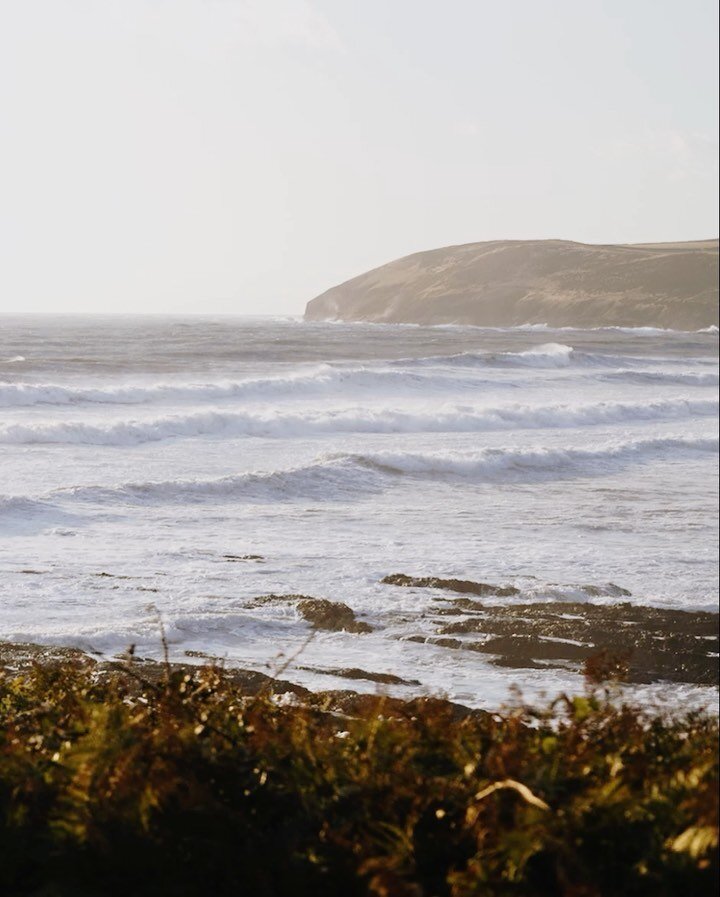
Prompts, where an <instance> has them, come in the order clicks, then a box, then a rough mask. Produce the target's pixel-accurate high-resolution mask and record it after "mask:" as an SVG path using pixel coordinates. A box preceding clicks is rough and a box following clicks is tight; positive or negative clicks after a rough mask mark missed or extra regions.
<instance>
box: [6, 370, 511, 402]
mask: <svg viewBox="0 0 720 897" xmlns="http://www.w3.org/2000/svg"><path fill="white" fill-rule="evenodd" d="M479 385H482V383H481V382H480V381H478V380H477V379H476V378H474V379H469V378H467V377H465V378H458V377H452V376H448V375H445V376H438V375H437V374H436V373H433V374H426V373H423V372H418V371H415V372H413V371H399V370H396V369H394V368H391V369H389V370H383V369H370V368H342V367H332V366H331V365H320V366H318V367H317V368H316V369H315V370H313V371H308V372H302V373H298V374H294V375H289V376H286V377H266V378H257V379H248V380H238V381H223V382H216V383H186V384H174V383H155V384H149V385H132V386H116V387H114V386H104V387H103V386H98V387H91V386H74V385H65V384H54V383H0V407H25V406H30V405H62V406H67V405H138V404H149V403H154V402H185V401H188V402H203V401H220V400H223V399H242V400H253V399H258V400H261V401H262V400H272V399H284V398H294V397H300V398H304V397H312V396H324V395H332V394H335V393H337V392H338V391H339V390H353V389H358V390H364V391H368V392H374V391H385V390H388V389H402V390H404V389H418V390H428V389H437V390H452V389H462V388H475V389H476V388H477V387H478V386H479ZM493 385H494V386H497V384H493Z"/></svg>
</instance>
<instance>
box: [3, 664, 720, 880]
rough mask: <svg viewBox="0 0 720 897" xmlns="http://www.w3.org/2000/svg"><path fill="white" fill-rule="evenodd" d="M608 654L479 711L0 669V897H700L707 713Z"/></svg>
mask: <svg viewBox="0 0 720 897" xmlns="http://www.w3.org/2000/svg"><path fill="white" fill-rule="evenodd" d="M622 668H623V664H622V661H621V660H618V659H617V658H613V657H612V656H610V655H600V656H595V657H593V658H591V659H589V660H588V661H587V663H586V679H587V683H588V684H587V688H586V690H585V692H584V693H582V694H580V695H576V696H563V697H560V698H558V699H557V700H555V701H554V702H552V703H550V704H548V705H547V706H545V707H534V708H532V707H528V706H525V705H523V703H522V702H521V701H520V700H519V699H518V701H517V703H516V705H514V706H513V707H511V708H509V709H507V710H506V711H504V712H502V713H497V714H496V713H487V712H483V711H473V710H469V709H467V708H464V707H461V706H459V705H457V704H453V703H452V702H450V701H446V700H441V699H437V698H415V699H413V700H410V701H403V700H400V699H398V698H392V697H390V696H387V695H355V694H353V693H351V692H327V693H323V694H317V695H313V694H311V693H309V692H306V691H305V690H304V689H301V688H284V687H283V685H284V684H283V683H281V682H279V681H278V680H274V679H271V678H269V677H264V676H262V675H261V674H255V675H254V677H253V676H249V677H248V676H246V677H245V678H243V677H242V675H241V674H240V671H231V670H223V669H221V668H219V667H217V666H207V667H203V668H200V667H191V666H189V665H184V666H174V665H171V664H169V663H166V664H157V663H149V662H142V661H141V660H138V659H132V658H128V660H127V661H124V662H120V663H114V664H106V665H105V666H104V667H101V665H99V664H97V663H94V662H93V661H91V660H89V659H86V658H84V657H83V656H82V655H80V654H79V652H75V653H68V655H67V656H66V657H63V658H61V659H60V660H58V661H52V662H48V661H45V662H33V661H32V659H30V660H28V662H27V663H25V664H24V665H22V666H21V667H16V668H15V669H10V668H8V667H6V669H5V672H3V673H0V892H1V893H3V894H7V895H38V897H39V895H43V897H44V895H53V897H55V895H56V897H65V895H68V897H69V895H72V897H83V895H88V897H90V895H93V897H94V895H100V894H102V895H114V894H134V895H144V894H148V895H150V894H152V895H153V897H158V895H163V897H172V895H195V894H203V895H205V894H207V895H210V894H212V895H240V894H247V895H253V897H276V895H313V897H318V895H328V897H329V895H339V894H343V895H376V897H395V895H397V897H423V895H424V897H441V895H447V897H472V895H514V894H517V895H523V897H535V895H537V897H541V895H556V894H557V895H564V897H600V895H633V897H635V895H646V894H647V895H653V897H658V895H671V894H693V895H700V894H706V893H707V894H709V893H711V892H713V893H714V892H715V888H716V886H717V881H718V865H717V858H716V847H717V832H718V829H717V825H718V815H717V814H718V798H717V773H718V761H717V748H718V725H717V719H716V718H715V717H714V716H712V715H710V714H707V713H706V712H703V711H695V710H686V711H683V712H682V713H679V714H676V715H673V716H668V715H664V714H663V713H661V712H660V711H659V710H655V711H648V710H642V709H639V708H637V707H635V706H630V705H628V704H624V703H623V702H622V701H621V699H620V697H619V692H616V691H615V687H614V685H613V684H612V678H613V677H615V676H618V675H622V672H623V669H622Z"/></svg>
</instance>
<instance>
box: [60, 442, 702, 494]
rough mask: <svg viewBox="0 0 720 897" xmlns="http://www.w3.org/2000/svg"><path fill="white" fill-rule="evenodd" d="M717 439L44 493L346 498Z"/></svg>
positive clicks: (445, 457)
mask: <svg viewBox="0 0 720 897" xmlns="http://www.w3.org/2000/svg"><path fill="white" fill-rule="evenodd" d="M717 450H718V440H717V439H714V438H691V437H683V436H672V437H664V438H660V437H659V438H655V439H644V440H643V439H640V440H626V441H619V442H614V443H609V444H607V445H605V446H601V447H598V448H595V449H580V448H569V449H545V448H542V447H534V448H528V449H503V448H486V449H481V450H479V451H475V452H450V451H448V452H430V453H422V452H391V451H388V452H369V453H338V454H325V455H321V456H319V457H318V458H316V459H315V461H313V462H312V463H310V464H306V465H303V466H300V467H295V468H290V469H287V470H276V471H269V472H251V473H244V474H238V475H235V476H226V477H220V478H217V479H192V480H165V481H159V482H130V483H123V484H120V485H117V486H108V487H105V486H76V487H72V488H69V489H67V488H66V489H58V490H55V491H54V492H53V493H51V494H50V495H48V496H46V497H47V498H48V499H53V500H63V499H64V500H79V501H91V502H99V503H102V504H106V503H108V502H112V503H116V502H121V503H140V504H143V503H150V504H154V503H159V504H166V503H170V504H174V503H180V504H186V503H187V504H193V503H199V502H207V501H211V502H212V501H215V502H224V501H247V502H251V503H253V502H278V501H293V500H298V499H305V500H313V501H322V502H326V501H344V500H350V499H354V498H360V497H362V496H363V495H371V494H374V493H377V492H381V491H383V490H384V489H386V488H388V487H390V486H392V485H393V484H394V483H396V482H398V481H400V480H402V479H403V478H422V479H425V480H435V481H443V480H458V479H460V480H464V481H468V482H470V483H487V482H489V483H502V482H537V481H544V480H554V479H566V478H571V477H579V476H602V475H606V474H609V473H612V472H614V471H616V470H618V469H622V468H624V467H626V466H628V465H630V464H642V463H647V462H650V461H653V460H658V459H663V458H666V457H667V456H668V455H676V454H678V453H683V454H693V453H695V454H697V453H710V452H714V453H716V452H717Z"/></svg>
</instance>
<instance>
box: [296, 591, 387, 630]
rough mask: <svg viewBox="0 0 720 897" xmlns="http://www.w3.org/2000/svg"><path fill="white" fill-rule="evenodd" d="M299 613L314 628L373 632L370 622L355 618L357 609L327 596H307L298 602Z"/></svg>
mask: <svg viewBox="0 0 720 897" xmlns="http://www.w3.org/2000/svg"><path fill="white" fill-rule="evenodd" d="M297 609H298V613H299V614H300V615H301V616H302V617H303V618H304V619H305V620H307V621H308V623H311V624H312V626H313V628H314V629H324V630H327V631H329V632H341V631H345V632H357V633H363V632H372V631H373V628H372V626H370V625H369V624H368V623H364V622H363V621H362V620H357V619H356V618H355V611H353V610H352V608H350V607H348V606H347V604H343V603H342V602H341V601H328V600H327V598H305V599H303V600H302V601H300V602H299V603H298V606H297Z"/></svg>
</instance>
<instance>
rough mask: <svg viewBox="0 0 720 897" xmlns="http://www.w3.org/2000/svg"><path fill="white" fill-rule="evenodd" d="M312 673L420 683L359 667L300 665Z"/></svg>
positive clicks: (399, 682) (401, 682)
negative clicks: (331, 667)
mask: <svg viewBox="0 0 720 897" xmlns="http://www.w3.org/2000/svg"><path fill="white" fill-rule="evenodd" d="M298 669H300V670H307V671H308V672H312V673H321V674H322V675H324V676H341V677H342V678H343V679H366V680H367V681H368V682H380V683H382V684H384V685H420V681H419V680H418V679H403V678H401V677H400V676H393V675H392V673H371V672H369V671H368V670H361V669H358V667H340V668H335V669H326V670H323V669H318V668H317V667H298Z"/></svg>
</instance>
